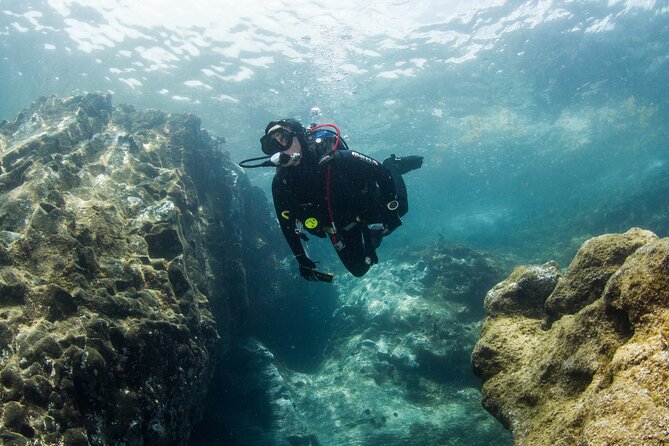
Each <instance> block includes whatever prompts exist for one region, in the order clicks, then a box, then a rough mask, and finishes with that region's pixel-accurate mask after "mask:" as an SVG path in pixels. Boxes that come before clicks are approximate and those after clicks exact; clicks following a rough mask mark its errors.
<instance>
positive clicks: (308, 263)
mask: <svg viewBox="0 0 669 446" xmlns="http://www.w3.org/2000/svg"><path fill="white" fill-rule="evenodd" d="M295 258H296V259H297V262H298V263H299V264H300V276H302V277H303V278H304V279H306V280H312V281H316V280H318V278H317V277H316V264H315V263H314V261H313V260H311V259H310V258H309V257H307V255H306V254H304V253H302V254H298V255H296V256H295Z"/></svg>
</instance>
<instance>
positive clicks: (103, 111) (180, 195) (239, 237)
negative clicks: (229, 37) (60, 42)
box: [0, 94, 271, 445]
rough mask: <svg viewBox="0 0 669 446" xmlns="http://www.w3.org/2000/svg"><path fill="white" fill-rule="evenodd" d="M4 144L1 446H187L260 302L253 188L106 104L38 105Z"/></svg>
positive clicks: (127, 110)
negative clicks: (243, 320) (254, 272)
mask: <svg viewBox="0 0 669 446" xmlns="http://www.w3.org/2000/svg"><path fill="white" fill-rule="evenodd" d="M0 147H1V148H2V152H1V153H0V167H1V169H0V172H1V173H2V175H0V191H1V192H2V193H1V194H0V335H1V336H0V350H1V352H0V353H1V355H0V417H1V420H2V426H0V438H2V441H1V442H2V443H3V444H66V445H78V444H82V445H87V444H90V445H107V444H118V445H124V444H128V445H130V444H156V445H157V444H164V445H166V444H170V445H172V444H174V445H177V444H187V442H188V438H189V435H190V433H191V430H192V429H193V425H194V424H195V423H196V422H197V421H198V420H199V419H200V418H201V415H202V411H203V408H202V406H203V400H204V396H205V394H206V392H207V389H208V385H209V383H210V379H211V377H212V374H213V371H214V368H215V365H216V358H217V356H218V354H219V352H224V351H225V350H226V349H227V348H228V346H229V344H230V339H231V337H232V336H233V335H234V334H235V332H236V330H237V327H238V326H239V324H240V321H239V315H240V314H241V313H242V312H243V311H245V308H246V306H247V304H248V296H247V294H246V288H245V287H244V286H242V287H240V286H239V285H238V284H240V283H241V284H245V283H246V277H245V270H244V268H243V267H241V266H238V267H235V268H226V265H241V263H242V259H243V257H244V255H245V252H246V251H245V249H246V248H247V246H248V244H247V243H246V241H245V239H244V237H245V234H246V230H245V228H246V227H248V228H249V229H248V232H249V233H251V232H252V230H253V229H252V228H253V227H254V225H252V224H247V225H245V224H244V223H245V222H244V215H243V213H237V214H234V213H233V211H234V209H239V208H240V206H241V205H240V204H239V203H244V202H245V200H246V196H247V195H248V194H249V192H248V191H249V190H251V189H252V188H251V187H250V185H249V184H248V180H247V179H246V177H244V176H243V175H242V174H241V173H240V169H239V168H238V167H236V166H235V165H234V164H233V163H232V162H230V161H229V159H228V155H227V154H226V153H225V152H224V151H223V150H222V149H221V148H220V146H219V144H218V143H217V140H216V139H214V138H212V137H210V136H209V135H208V134H207V133H206V132H205V131H204V130H202V129H201V128H200V121H199V120H198V119H197V118H195V117H193V116H190V115H170V114H166V113H163V112H160V111H156V110H150V111H146V112H141V111H136V110H135V109H134V108H132V107H130V106H120V107H114V106H113V105H112V102H111V97H110V96H109V95H100V94H87V95H84V96H76V97H70V98H57V97H49V98H40V99H39V100H38V101H36V102H35V103H34V104H32V106H31V107H30V108H28V109H26V110H25V111H23V112H22V113H21V114H20V115H19V116H18V117H17V118H16V119H14V120H12V121H8V122H4V124H3V125H2V127H1V128H0ZM270 218H271V217H270V215H269V214H268V215H266V216H265V220H262V221H260V222H258V224H259V225H266V224H268V222H270V221H271V220H270ZM254 235H255V234H254ZM223 271H224V273H223ZM214 316H215V317H216V322H215V321H214Z"/></svg>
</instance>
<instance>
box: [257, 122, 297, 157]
mask: <svg viewBox="0 0 669 446" xmlns="http://www.w3.org/2000/svg"><path fill="white" fill-rule="evenodd" d="M294 136H295V132H291V131H289V130H286V129H284V128H283V127H279V128H277V129H275V130H272V131H270V132H269V133H268V134H267V135H265V136H263V137H262V138H260V147H261V148H262V151H263V152H264V153H265V154H267V155H274V154H275V153H279V152H283V151H284V150H288V149H290V146H292V145H293V137H294Z"/></svg>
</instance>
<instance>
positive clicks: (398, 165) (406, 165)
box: [383, 153, 423, 175]
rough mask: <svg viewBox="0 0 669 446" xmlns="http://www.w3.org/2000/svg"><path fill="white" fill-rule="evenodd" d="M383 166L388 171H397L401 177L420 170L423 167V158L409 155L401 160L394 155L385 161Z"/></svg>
mask: <svg viewBox="0 0 669 446" xmlns="http://www.w3.org/2000/svg"><path fill="white" fill-rule="evenodd" d="M383 165H384V166H386V167H387V168H388V169H396V170H397V172H399V174H400V175H404V174H405V173H407V172H411V171H412V170H415V169H420V168H421V166H422V165H423V157H422V156H419V155H409V156H403V157H401V158H400V157H398V156H395V154H394V153H393V154H392V155H390V157H388V158H386V159H385V160H384V161H383Z"/></svg>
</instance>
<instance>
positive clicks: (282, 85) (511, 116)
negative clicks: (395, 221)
mask: <svg viewBox="0 0 669 446" xmlns="http://www.w3.org/2000/svg"><path fill="white" fill-rule="evenodd" d="M246 3H249V2H231V1H227V0H226V1H213V0H210V1H206V0H191V1H188V2H184V1H179V0H167V1H159V0H144V1H142V2H128V1H109V0H106V1H105V0H42V1H25V0H0V119H11V118H12V117H13V116H15V115H16V114H17V113H18V112H19V111H20V110H21V109H23V108H24V107H25V106H27V105H28V104H29V103H30V102H31V101H32V100H34V99H36V98H37V97H39V96H42V95H51V94H57V95H60V96H68V95H72V94H78V93H82V92H87V91H102V92H107V91H109V92H111V93H113V95H114V99H113V100H114V103H115V104H120V103H130V104H133V105H135V106H136V107H138V108H159V109H163V110H167V111H173V112H190V113H194V114H197V115H198V116H200V117H201V118H202V125H203V127H205V128H206V129H208V130H209V131H210V132H211V133H214V134H217V135H220V136H223V137H225V138H226V141H227V144H226V147H227V149H228V150H229V151H230V152H231V154H232V157H233V158H234V159H238V160H241V159H244V158H247V157H250V156H254V155H260V151H259V143H258V139H259V137H260V136H261V134H262V130H263V129H264V127H265V125H266V123H267V122H268V121H269V120H271V119H276V118H280V117H298V118H300V119H302V120H303V121H304V122H305V123H309V122H311V121H312V120H314V118H313V117H312V116H311V115H310V110H311V109H312V107H319V108H320V110H321V112H322V113H321V115H320V116H318V117H316V118H315V119H316V120H318V121H319V122H334V123H336V124H338V125H339V127H340V128H341V129H342V131H343V133H344V135H345V136H346V138H347V141H348V143H349V146H350V147H351V148H355V149H357V150H359V151H362V152H365V153H367V154H370V155H372V156H375V157H377V158H381V159H383V158H385V157H386V156H387V155H388V154H390V153H397V154H400V155H402V154H420V155H423V156H425V160H426V161H425V165H424V167H423V168H422V169H421V170H420V171H418V172H413V173H410V174H409V175H407V177H406V179H407V183H408V186H409V189H410V195H411V211H410V213H409V215H407V217H406V218H405V224H404V226H403V227H402V228H401V230H399V231H397V232H396V233H395V234H393V237H392V238H390V239H388V240H387V241H384V246H383V250H386V252H387V253H390V252H392V249H393V247H395V248H399V247H403V246H407V245H409V246H410V245H411V244H416V245H421V244H424V243H429V242H430V241H431V240H435V239H436V238H439V239H441V240H445V241H446V242H465V243H466V244H468V245H471V246H474V247H477V248H481V249H484V250H487V251H490V252H494V253H496V254H497V255H499V256H508V257H510V258H511V259H512V260H511V261H512V262H545V261H548V260H551V259H556V260H558V261H559V262H560V263H561V264H562V265H563V266H566V264H567V262H568V261H569V259H570V258H571V256H572V255H573V254H574V253H575V251H576V249H577V248H578V246H579V245H580V243H581V242H582V241H583V240H585V239H587V238H589V237H591V236H594V235H598V234H601V233H603V232H614V231H615V232H617V231H625V230H627V229H628V228H629V227H630V226H641V227H644V228H647V229H651V230H653V231H655V232H657V233H658V235H661V236H666V235H667V233H668V232H669V205H668V204H667V199H666V197H667V196H669V195H667V194H669V175H668V173H669V88H667V85H668V84H669V3H668V2H667V0H608V1H573V0H572V1H567V0H561V1H558V0H555V1H551V0H543V1H527V2H522V1H515V2H514V1H504V0H480V1H467V0H461V1H460V0H453V1H437V0H408V1H401V0H383V1H377V2H357V1H354V0H340V1H338V2H325V1H316V0H312V1H308V0H295V1H291V2H287V1H280V2H279V1H277V2H259V1H258V2H250V4H246ZM368 3H370V4H368ZM335 4H337V6H335ZM249 174H250V177H251V179H252V181H253V182H254V183H255V184H257V185H259V186H261V187H262V188H263V189H265V190H266V191H268V190H269V182H270V179H271V175H272V172H271V171H269V170H267V171H260V172H259V171H253V172H250V173H249ZM325 249H326V250H327V252H329V247H327V246H325ZM324 252H325V251H324ZM322 255H323V256H328V255H331V254H322ZM380 255H381V256H383V255H384V252H383V251H381V252H380ZM331 261H334V260H333V259H332V258H331Z"/></svg>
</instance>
